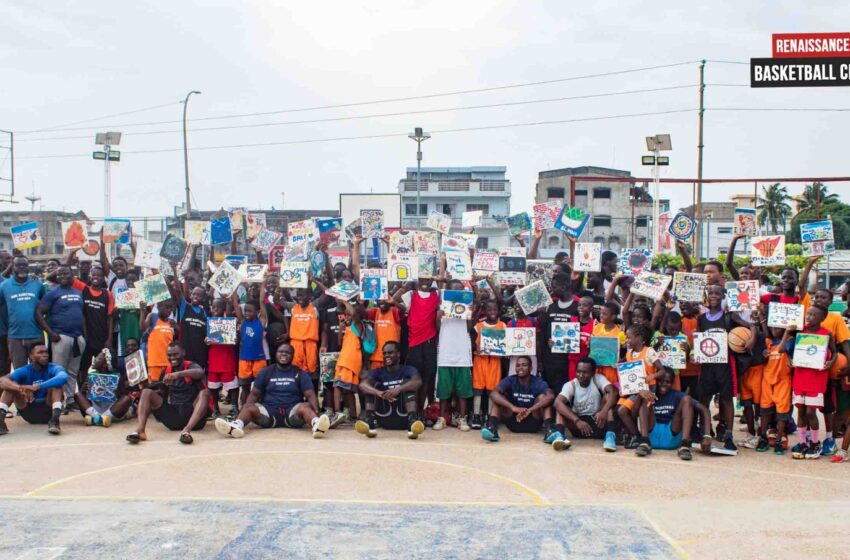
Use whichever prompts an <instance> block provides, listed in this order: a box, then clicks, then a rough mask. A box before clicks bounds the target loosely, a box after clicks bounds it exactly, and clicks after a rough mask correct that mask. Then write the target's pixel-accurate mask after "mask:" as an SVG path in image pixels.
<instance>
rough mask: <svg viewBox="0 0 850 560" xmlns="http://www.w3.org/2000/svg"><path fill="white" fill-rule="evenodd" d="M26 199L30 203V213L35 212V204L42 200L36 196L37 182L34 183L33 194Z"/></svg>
mask: <svg viewBox="0 0 850 560" xmlns="http://www.w3.org/2000/svg"><path fill="white" fill-rule="evenodd" d="M24 199H26V200H29V201H30V213H32V212H35V203H36V202H38V201H39V200H41V197H40V196H36V194H35V181H33V182H32V194H31V195H29V196H25V197H24Z"/></svg>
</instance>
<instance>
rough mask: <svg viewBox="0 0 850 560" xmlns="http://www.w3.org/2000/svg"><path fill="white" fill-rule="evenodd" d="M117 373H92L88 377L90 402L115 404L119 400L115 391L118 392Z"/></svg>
mask: <svg viewBox="0 0 850 560" xmlns="http://www.w3.org/2000/svg"><path fill="white" fill-rule="evenodd" d="M119 377H120V376H119V375H118V374H117V373H100V372H94V371H90V372H89V373H88V376H87V377H86V381H87V382H88V384H89V400H90V401H92V402H97V403H109V404H111V403H114V402H115V401H116V400H118V398H117V397H116V396H115V391H117V390H118V379H119Z"/></svg>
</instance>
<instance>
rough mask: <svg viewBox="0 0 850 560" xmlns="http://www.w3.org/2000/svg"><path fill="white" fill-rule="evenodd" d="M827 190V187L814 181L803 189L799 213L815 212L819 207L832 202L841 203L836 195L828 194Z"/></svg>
mask: <svg viewBox="0 0 850 560" xmlns="http://www.w3.org/2000/svg"><path fill="white" fill-rule="evenodd" d="M828 190H829V189H827V186H826V185H824V184H823V183H821V182H820V181H815V182H814V183H812V184H811V185H806V187H805V188H804V189H803V199H802V200H801V201H800V207H799V209H800V212H805V211H806V210H817V207H818V206H819V205H820V206H821V207H822V206H823V205H825V204H830V203H832V202H841V199H840V198H839V197H838V195H837V194H835V193H832V194H828V193H827V191H828Z"/></svg>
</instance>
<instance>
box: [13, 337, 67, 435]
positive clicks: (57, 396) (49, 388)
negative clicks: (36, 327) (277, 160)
mask: <svg viewBox="0 0 850 560" xmlns="http://www.w3.org/2000/svg"><path fill="white" fill-rule="evenodd" d="M29 359H30V362H31V363H29V364H27V365H25V366H23V367H21V368H18V369H16V370H15V371H13V372H12V373H10V374H9V375H4V376H3V377H0V391H2V394H0V435H2V434H8V433H9V428H7V427H6V413H8V412H9V406H11V405H12V403H14V404H15V407H16V408H17V409H18V411H19V412H20V413H21V417H22V418H23V419H24V420H26V421H27V422H29V423H30V424H47V431H48V432H50V433H51V434H54V435H59V433H60V431H61V430H60V426H59V417H60V416H61V415H62V402H63V401H64V400H65V394H64V393H63V391H62V387H63V386H64V385H65V382H66V381H68V374H67V373H66V372H65V370H64V369H62V367H61V366H58V365H56V364H51V363H50V361H49V357H48V354H47V346H45V345H44V343H43V342H39V343H36V344H33V345H32V346H31V347H30V348H29Z"/></svg>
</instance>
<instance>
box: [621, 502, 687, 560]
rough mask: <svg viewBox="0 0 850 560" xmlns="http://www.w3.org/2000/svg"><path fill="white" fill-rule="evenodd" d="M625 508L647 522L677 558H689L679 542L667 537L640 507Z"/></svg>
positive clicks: (630, 506)
mask: <svg viewBox="0 0 850 560" xmlns="http://www.w3.org/2000/svg"><path fill="white" fill-rule="evenodd" d="M626 507H628V508H629V509H631V510H632V511H634V512H636V513H637V514H638V515H640V516H641V517H643V518H644V520H645V521H646V522H647V524H648V525H649V526H650V527H652V530H653V531H655V532H656V533H658V536H659V537H661V538H662V539H664V540H665V541H666V542H667V544H669V545H670V547H671V548H672V549H673V550H675V551H676V553H677V554H678V555H679V558H682V559H683V560H688V559H689V558H690V556H689V555H688V553H687V552H686V551H685V549H684V548H683V547H682V545H681V544H679V541H677V540H676V539H674V538H673V537H671V536H670V535H668V534H667V532H666V531H664V529H662V528H661V526H660V525H658V523H656V522H655V521H654V520H653V519H652V518H651V517H650V516H649V514H648V513H646V512H645V511H644V510H643V509H642V508H641V507H640V506H638V505H635V504H630V505H629V506H626Z"/></svg>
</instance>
